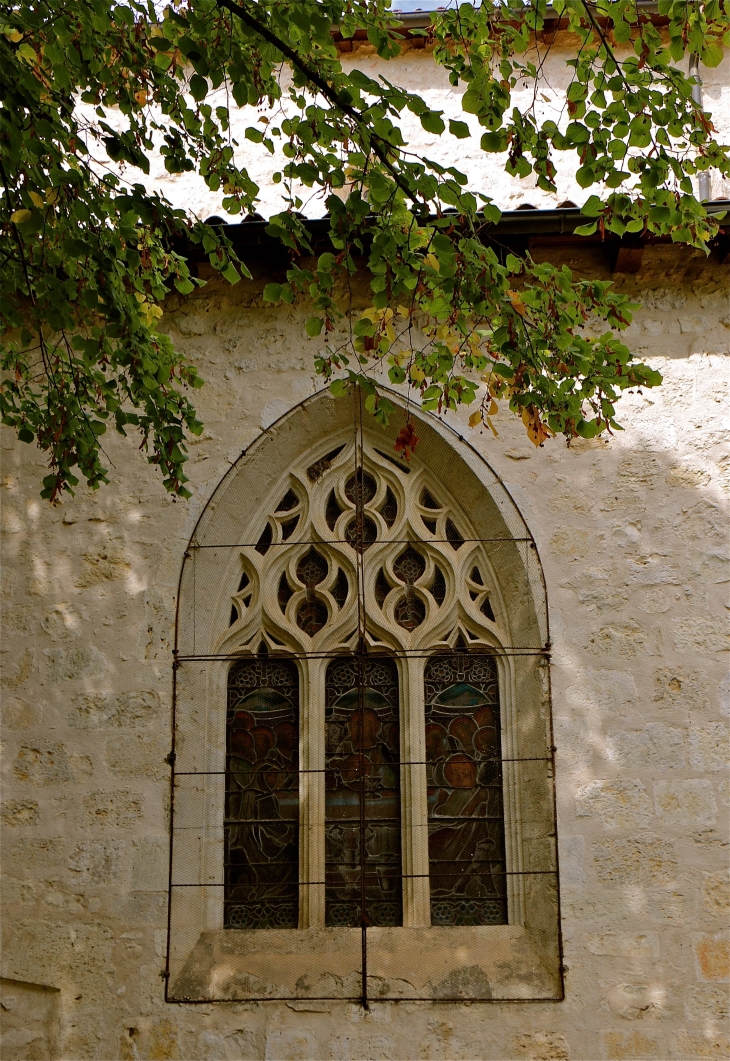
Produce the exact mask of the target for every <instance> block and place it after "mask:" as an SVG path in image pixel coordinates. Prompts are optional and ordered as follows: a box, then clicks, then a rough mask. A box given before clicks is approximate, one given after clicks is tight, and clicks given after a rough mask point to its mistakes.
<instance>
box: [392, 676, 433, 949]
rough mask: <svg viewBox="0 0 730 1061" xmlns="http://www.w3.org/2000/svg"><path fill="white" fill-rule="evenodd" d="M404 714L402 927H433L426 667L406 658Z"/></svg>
mask: <svg viewBox="0 0 730 1061" xmlns="http://www.w3.org/2000/svg"><path fill="white" fill-rule="evenodd" d="M403 662H404V668H403V669H404V674H403V693H402V696H403V699H402V704H403V709H402V711H401V743H400V746H401V761H402V764H403V765H402V767H401V821H402V829H403V840H402V844H403V927H404V928H424V927H427V926H428V925H430V924H431V899H430V891H429V883H428V802H427V791H426V739H425V725H426V724H425V713H424V708H423V665H424V660H423V659H421V658H418V657H415V658H414V657H406V659H405V660H404V661H403Z"/></svg>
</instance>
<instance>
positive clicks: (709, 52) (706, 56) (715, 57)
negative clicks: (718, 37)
mask: <svg viewBox="0 0 730 1061" xmlns="http://www.w3.org/2000/svg"><path fill="white" fill-rule="evenodd" d="M724 57H725V52H724V49H723V48H721V47H720V45H719V44H713V43H710V44H706V45H705V46H704V48H703V49H702V62H703V63H704V64H705V66H719V65H720V63H721V62H722V60H723V59H724Z"/></svg>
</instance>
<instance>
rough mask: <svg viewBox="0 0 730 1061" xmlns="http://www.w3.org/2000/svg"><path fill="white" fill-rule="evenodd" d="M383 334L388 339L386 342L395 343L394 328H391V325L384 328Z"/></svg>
mask: <svg viewBox="0 0 730 1061" xmlns="http://www.w3.org/2000/svg"><path fill="white" fill-rule="evenodd" d="M385 334H386V336H387V338H388V342H389V343H394V342H395V328H394V327H393V325H392V324H386V326H385Z"/></svg>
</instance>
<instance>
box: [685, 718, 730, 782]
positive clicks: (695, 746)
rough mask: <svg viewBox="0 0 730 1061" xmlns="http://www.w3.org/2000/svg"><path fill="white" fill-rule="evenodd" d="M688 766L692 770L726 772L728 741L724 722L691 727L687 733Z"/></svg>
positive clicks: (729, 749) (729, 752)
mask: <svg viewBox="0 0 730 1061" xmlns="http://www.w3.org/2000/svg"><path fill="white" fill-rule="evenodd" d="M688 758H689V765H690V766H691V767H692V768H693V769H694V770H707V771H714V770H726V769H727V766H728V759H729V758H730V740H729V739H728V729H727V726H726V725H725V723H724V722H711V723H710V724H709V725H707V726H693V727H692V728H691V729H690V731H689V756H688Z"/></svg>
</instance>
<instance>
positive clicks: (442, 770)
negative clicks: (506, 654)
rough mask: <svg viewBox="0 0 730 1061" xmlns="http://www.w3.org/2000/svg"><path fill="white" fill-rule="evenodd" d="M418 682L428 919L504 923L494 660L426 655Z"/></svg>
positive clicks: (447, 922)
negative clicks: (422, 698)
mask: <svg viewBox="0 0 730 1061" xmlns="http://www.w3.org/2000/svg"><path fill="white" fill-rule="evenodd" d="M424 683H425V709H426V759H427V768H426V769H427V777H428V819H429V830H428V831H429V836H428V853H429V867H430V884H431V921H432V923H433V924H434V925H494V924H506V923H507V898H506V886H505V868H506V863H505V853H504V817H503V807H502V773H501V754H500V722H499V686H498V682H497V669H496V665H495V662H494V660H493V659H492V658H491V657H489V656H487V655H485V654H481V655H476V654H475V655H473V656H470V655H467V654H466V653H449V654H444V655H439V656H433V657H432V658H431V659H429V660H428V662H427V663H426V669H425V674H424Z"/></svg>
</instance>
